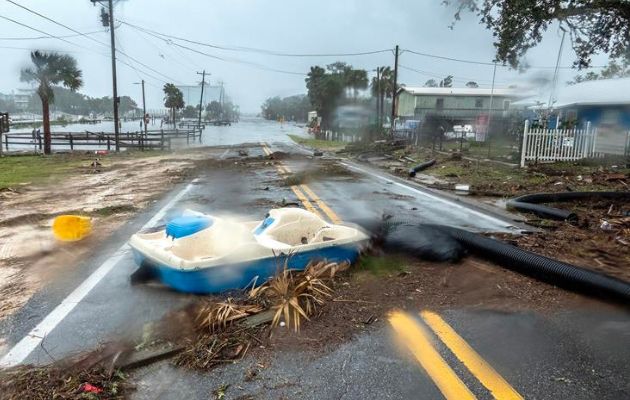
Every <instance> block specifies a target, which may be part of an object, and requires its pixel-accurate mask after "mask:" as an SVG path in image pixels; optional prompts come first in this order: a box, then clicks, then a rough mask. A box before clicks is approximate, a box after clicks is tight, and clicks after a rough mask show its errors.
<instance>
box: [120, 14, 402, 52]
mask: <svg viewBox="0 0 630 400" xmlns="http://www.w3.org/2000/svg"><path fill="white" fill-rule="evenodd" d="M118 21H119V22H121V23H123V24H125V25H129V26H130V27H132V28H136V29H140V30H144V31H146V32H150V33H153V34H156V35H160V36H163V37H167V38H169V39H175V40H181V41H183V42H187V43H191V44H196V45H199V46H205V47H210V48H213V49H217V50H225V51H235V52H251V53H260V54H266V55H270V56H277V57H355V56H367V55H373V54H380V53H389V52H391V51H392V50H391V49H382V50H372V51H363V52H353V53H285V52H280V51H275V50H268V49H260V48H255V47H245V46H221V45H216V44H211V43H204V42H199V41H196V40H191V39H187V38H184V37H180V36H175V35H169V34H166V33H161V32H157V31H154V30H151V29H148V28H143V27H141V26H138V25H134V24H131V23H129V22H126V21H121V20H120V19H119V20H118Z"/></svg>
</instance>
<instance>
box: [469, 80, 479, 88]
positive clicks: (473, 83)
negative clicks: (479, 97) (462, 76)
mask: <svg viewBox="0 0 630 400" xmlns="http://www.w3.org/2000/svg"><path fill="white" fill-rule="evenodd" d="M466 87H469V88H478V87H479V84H478V83H477V82H475V81H470V82H467V83H466Z"/></svg>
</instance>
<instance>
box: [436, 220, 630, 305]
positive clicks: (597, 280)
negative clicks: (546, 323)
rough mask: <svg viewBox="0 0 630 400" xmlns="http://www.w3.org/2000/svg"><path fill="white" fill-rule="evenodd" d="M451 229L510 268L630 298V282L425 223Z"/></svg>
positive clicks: (476, 250)
mask: <svg viewBox="0 0 630 400" xmlns="http://www.w3.org/2000/svg"><path fill="white" fill-rule="evenodd" d="M425 226H429V227H433V228H435V229H437V230H441V231H442V232H445V233H448V234H449V235H450V236H451V237H453V238H454V239H455V240H457V241H458V242H459V243H460V244H461V245H462V246H464V247H465V248H466V249H468V250H469V251H470V252H472V253H475V254H477V255H479V256H480V257H482V258H484V259H487V260H490V261H493V262H495V263H497V264H499V265H502V266H503V267H505V268H507V269H511V270H513V271H516V272H520V273H522V274H524V275H528V276H531V277H533V278H536V279H539V280H541V281H544V282H547V283H550V284H552V285H556V286H560V287H564V288H567V289H570V290H574V291H578V292H582V293H584V294H588V295H595V296H598V297H604V298H613V299H616V300H621V301H623V302H625V304H626V305H627V304H629V303H628V302H629V301H630V283H628V282H624V281H622V280H619V279H616V278H613V277H610V276H607V275H604V274H600V273H597V272H594V271H590V270H588V269H584V268H580V267H577V266H575V265H571V264H567V263H564V262H561V261H557V260H554V259H551V258H548V257H545V256H541V255H539V254H536V253H532V252H529V251H527V250H523V249H519V248H518V247H515V246H512V245H510V244H507V243H503V242H501V241H498V240H495V239H490V238H487V237H485V236H482V235H479V234H476V233H472V232H468V231H466V230H463V229H459V228H453V227H449V226H443V225H425Z"/></svg>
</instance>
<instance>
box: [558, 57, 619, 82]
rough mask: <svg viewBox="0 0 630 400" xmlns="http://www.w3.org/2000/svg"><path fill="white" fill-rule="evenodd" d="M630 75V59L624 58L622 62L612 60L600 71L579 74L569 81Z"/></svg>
mask: <svg viewBox="0 0 630 400" xmlns="http://www.w3.org/2000/svg"><path fill="white" fill-rule="evenodd" d="M629 77H630V61H629V60H628V59H624V60H622V61H621V62H617V61H615V60H612V61H611V62H610V63H609V64H608V66H607V67H606V68H604V69H602V70H601V71H600V72H599V73H597V72H592V71H591V72H587V73H586V74H584V75H577V76H576V77H575V78H573V80H572V81H570V82H568V83H569V84H570V85H571V84H576V83H580V82H584V81H595V80H598V79H614V78H629Z"/></svg>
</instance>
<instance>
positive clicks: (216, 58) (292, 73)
mask: <svg viewBox="0 0 630 400" xmlns="http://www.w3.org/2000/svg"><path fill="white" fill-rule="evenodd" d="M118 21H119V22H122V23H124V22H123V21H120V20H118ZM125 24H126V23H125ZM126 25H129V26H130V27H132V28H134V29H140V30H141V31H143V32H145V33H146V34H147V35H149V36H153V37H155V38H157V39H160V40H162V41H164V42H165V43H168V44H170V45H173V46H177V47H180V48H182V49H185V50H188V51H191V52H193V53H197V54H200V55H203V56H206V57H209V58H212V59H215V60H219V61H223V62H229V63H235V64H243V65H249V66H252V67H255V68H258V69H261V70H264V71H270V72H277V73H282V74H288V75H298V76H306V74H305V73H303V72H295V71H285V70H281V69H276V68H272V67H267V66H266V65H262V64H258V63H255V62H251V61H245V60H240V59H235V58H226V57H220V56H217V55H215V54H210V53H206V52H203V51H200V50H197V49H193V48H191V47H188V46H184V45H183V44H180V43H177V42H174V41H172V40H170V39H167V38H164V37H161V36H159V34H154V33H152V32H150V31H147V30H144V29H142V28H136V27H135V26H132V25H130V24H126Z"/></svg>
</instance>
